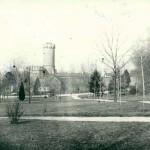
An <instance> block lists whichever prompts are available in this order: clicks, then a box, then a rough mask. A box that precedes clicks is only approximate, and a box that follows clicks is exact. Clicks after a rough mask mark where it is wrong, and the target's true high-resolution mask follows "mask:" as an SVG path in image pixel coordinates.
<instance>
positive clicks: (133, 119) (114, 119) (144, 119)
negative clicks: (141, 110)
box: [0, 116, 150, 122]
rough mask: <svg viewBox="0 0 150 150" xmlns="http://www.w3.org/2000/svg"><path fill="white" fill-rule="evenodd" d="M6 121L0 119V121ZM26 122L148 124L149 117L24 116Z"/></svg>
mask: <svg viewBox="0 0 150 150" xmlns="http://www.w3.org/2000/svg"><path fill="white" fill-rule="evenodd" d="M3 119H8V118H7V117H0V120H3ZM22 119H28V120H51V121H81V122H82V121H83V122H84V121H86V122H88V121H89V122H150V117H53V116H26V117H22Z"/></svg>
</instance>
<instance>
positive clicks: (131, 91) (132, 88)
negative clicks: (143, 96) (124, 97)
mask: <svg viewBox="0 0 150 150" xmlns="http://www.w3.org/2000/svg"><path fill="white" fill-rule="evenodd" d="M129 93H130V94H131V95H134V94H136V87H135V86H130V90H129Z"/></svg>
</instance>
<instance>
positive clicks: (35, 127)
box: [0, 120, 150, 150]
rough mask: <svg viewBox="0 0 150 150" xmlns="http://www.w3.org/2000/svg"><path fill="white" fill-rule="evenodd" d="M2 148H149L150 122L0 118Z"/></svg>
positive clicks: (132, 149) (60, 149) (79, 149)
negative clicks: (9, 119) (13, 119)
mask: <svg viewBox="0 0 150 150" xmlns="http://www.w3.org/2000/svg"><path fill="white" fill-rule="evenodd" d="M0 129H1V130H0V150H148V149H150V124H149V123H96V122H57V121H37V120H36V121H35V120H30V121H24V122H21V123H20V124H17V125H15V124H14V125H10V124H9V123H8V121H7V120H5V121H4V120H3V121H0Z"/></svg>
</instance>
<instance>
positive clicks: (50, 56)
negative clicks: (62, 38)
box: [43, 42, 55, 74]
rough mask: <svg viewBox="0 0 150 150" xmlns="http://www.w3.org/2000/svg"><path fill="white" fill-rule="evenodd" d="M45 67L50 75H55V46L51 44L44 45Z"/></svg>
mask: <svg viewBox="0 0 150 150" xmlns="http://www.w3.org/2000/svg"><path fill="white" fill-rule="evenodd" d="M43 66H44V68H45V69H46V70H47V71H48V73H49V74H55V44H53V43H51V42H47V43H46V44H44V47H43Z"/></svg>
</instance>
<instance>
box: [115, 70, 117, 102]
mask: <svg viewBox="0 0 150 150" xmlns="http://www.w3.org/2000/svg"><path fill="white" fill-rule="evenodd" d="M114 102H117V72H116V70H115V71H114Z"/></svg>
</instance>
